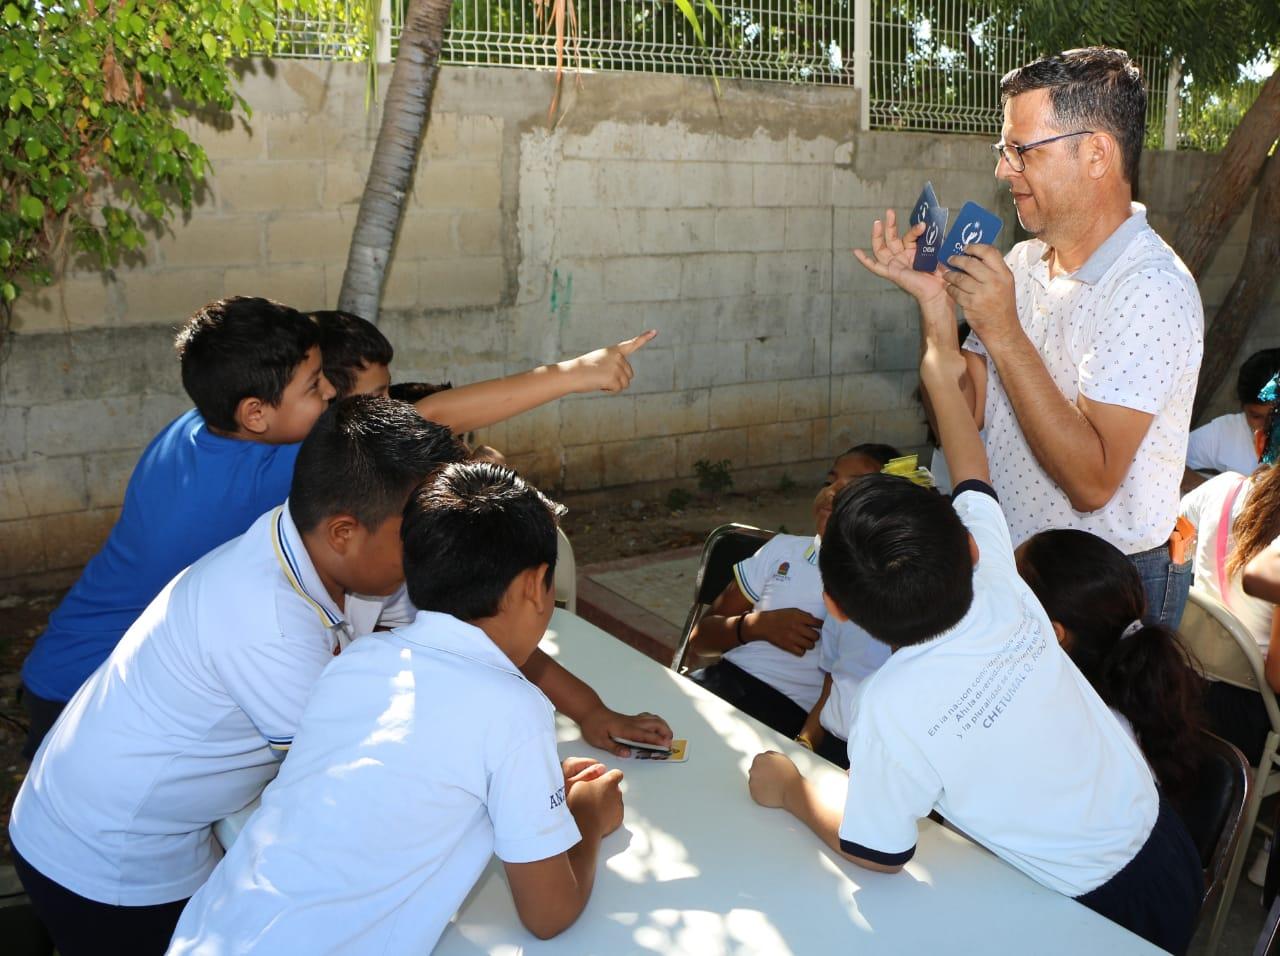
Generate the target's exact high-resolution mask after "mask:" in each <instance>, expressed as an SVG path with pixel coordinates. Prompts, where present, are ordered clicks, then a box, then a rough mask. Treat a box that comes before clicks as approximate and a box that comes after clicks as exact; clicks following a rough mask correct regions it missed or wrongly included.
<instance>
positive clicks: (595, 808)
mask: <svg viewBox="0 0 1280 956" xmlns="http://www.w3.org/2000/svg"><path fill="white" fill-rule="evenodd" d="M620 783H622V771H621V770H608V771H605V772H604V773H602V774H600V775H599V776H596V777H592V778H591V779H589V780H582V781H579V782H578V783H577V784H575V785H574V786H573V787H572V789H568V790H566V792H565V800H566V802H567V803H568V804H569V812H570V813H572V814H573V819H574V822H575V823H577V824H578V829H579V830H582V831H584V833H585V832H586V831H591V832H592V833H594V834H595V835H596V836H597V837H606V836H608V835H609V834H610V833H612V832H613V831H614V830H616V829H618V827H620V826H622V791H621V790H620V789H619V788H618V785H619V784H620Z"/></svg>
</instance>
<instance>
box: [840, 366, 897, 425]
mask: <svg viewBox="0 0 1280 956" xmlns="http://www.w3.org/2000/svg"><path fill="white" fill-rule="evenodd" d="M901 389H902V373H901V372H861V373H856V374H853V375H845V376H843V377H842V378H841V379H840V404H839V405H838V406H836V411H837V412H838V413H839V414H841V415H847V414H850V413H859V412H875V411H882V410H887V409H894V408H899V407H900V405H899V402H900V393H901Z"/></svg>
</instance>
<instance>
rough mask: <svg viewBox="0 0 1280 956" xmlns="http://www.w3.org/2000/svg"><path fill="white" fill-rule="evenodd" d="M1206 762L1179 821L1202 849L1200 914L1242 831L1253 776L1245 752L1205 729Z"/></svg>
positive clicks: (1208, 907) (1215, 892)
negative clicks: (1202, 882) (1201, 899)
mask: <svg viewBox="0 0 1280 956" xmlns="http://www.w3.org/2000/svg"><path fill="white" fill-rule="evenodd" d="M1202 733H1203V735H1204V743H1205V747H1204V751H1205V756H1204V760H1203V762H1202V763H1201V765H1200V768H1199V771H1198V772H1197V774H1196V782H1195V785H1194V786H1193V788H1192V789H1191V791H1190V792H1189V793H1188V794H1187V795H1186V796H1185V798H1184V799H1183V800H1182V801H1181V802H1180V803H1179V806H1178V810H1179V813H1180V815H1181V817H1182V821H1183V823H1185V824H1186V825H1187V830H1188V831H1189V832H1190V834H1191V839H1192V842H1194V843H1195V845H1196V850H1197V851H1199V853H1200V864H1201V866H1202V867H1203V868H1204V877H1205V897H1204V903H1203V904H1202V906H1201V908H1200V913H1201V915H1202V916H1203V915H1204V914H1207V913H1212V912H1213V911H1214V910H1215V909H1216V908H1217V902H1218V898H1219V897H1220V896H1221V894H1222V889H1223V886H1224V885H1225V883H1226V879H1227V869H1228V868H1229V867H1230V865H1231V860H1232V858H1233V857H1234V856H1235V853H1236V848H1237V847H1238V846H1239V845H1240V840H1241V838H1242V834H1243V831H1244V826H1243V822H1244V809H1245V804H1246V803H1248V801H1249V791H1250V790H1251V789H1252V787H1253V774H1252V772H1251V770H1250V768H1249V761H1248V760H1246V759H1245V756H1244V754H1242V753H1241V752H1240V751H1239V750H1237V749H1236V748H1235V747H1233V746H1232V745H1231V744H1229V743H1227V742H1226V741H1225V740H1223V739H1221V738H1220V737H1215V736H1214V735H1213V734H1211V733H1209V732H1208V731H1203V732H1202Z"/></svg>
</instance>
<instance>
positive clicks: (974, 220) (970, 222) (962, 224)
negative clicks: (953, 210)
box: [938, 202, 1004, 269]
mask: <svg viewBox="0 0 1280 956" xmlns="http://www.w3.org/2000/svg"><path fill="white" fill-rule="evenodd" d="M1003 225H1004V223H1002V222H1001V221H1000V217H999V216H997V215H996V214H995V213H993V212H988V211H987V210H985V209H983V208H982V207H981V206H979V205H978V204H977V203H976V202H967V203H965V204H964V208H963V209H961V210H960V215H958V216H956V221H955V225H953V226H952V227H951V231H950V232H949V233H947V238H946V239H945V240H943V243H942V248H941V250H939V252H938V258H939V259H940V260H941V261H942V264H943V265H944V266H946V267H947V268H948V269H953V268H954V267H953V266H951V265H948V263H947V260H948V259H950V258H951V257H952V256H959V255H964V247H965V246H971V245H975V244H977V243H983V244H985V245H991V244H992V243H993V242H995V241H996V236H998V235H1000V227H1001V226H1003Z"/></svg>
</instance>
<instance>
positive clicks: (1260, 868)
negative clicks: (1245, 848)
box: [1245, 837, 1271, 886]
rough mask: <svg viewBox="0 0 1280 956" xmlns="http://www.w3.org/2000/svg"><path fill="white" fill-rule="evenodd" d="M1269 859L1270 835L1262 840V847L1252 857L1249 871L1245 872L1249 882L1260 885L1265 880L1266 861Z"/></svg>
mask: <svg viewBox="0 0 1280 956" xmlns="http://www.w3.org/2000/svg"><path fill="white" fill-rule="evenodd" d="M1269 859H1271V837H1267V838H1266V840H1264V841H1263V843H1262V849H1261V850H1259V851H1258V855H1257V856H1255V857H1254V858H1253V863H1252V864H1251V865H1250V866H1249V872H1248V873H1247V874H1245V876H1246V877H1247V878H1248V880H1249V882H1250V883H1252V884H1253V885H1254V886H1262V885H1263V884H1264V883H1265V882H1266V881H1267V861H1268V860H1269Z"/></svg>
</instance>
